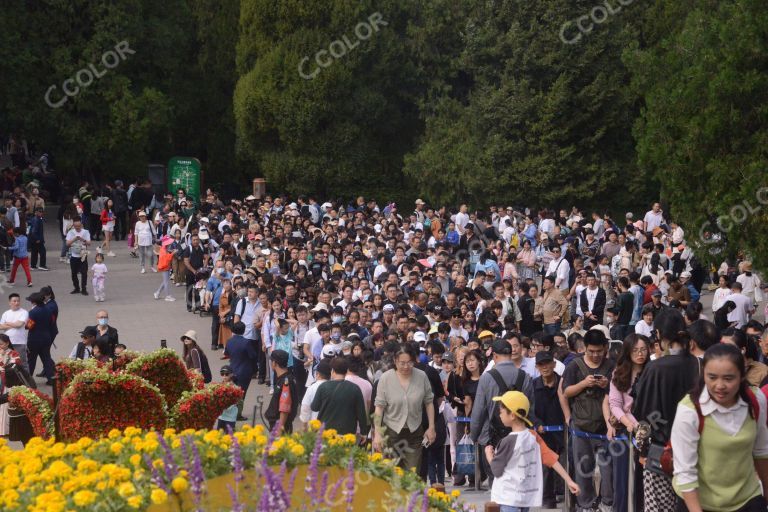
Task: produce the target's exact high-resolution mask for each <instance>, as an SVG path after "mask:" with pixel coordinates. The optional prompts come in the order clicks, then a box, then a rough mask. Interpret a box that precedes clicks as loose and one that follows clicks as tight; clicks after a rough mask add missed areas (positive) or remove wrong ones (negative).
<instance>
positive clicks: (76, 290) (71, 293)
mask: <svg viewBox="0 0 768 512" xmlns="http://www.w3.org/2000/svg"><path fill="white" fill-rule="evenodd" d="M77 293H80V290H78V289H77V288H75V289H74V290H72V291H71V292H69V294H70V295H75V294H77Z"/></svg>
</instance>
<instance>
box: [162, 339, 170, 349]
mask: <svg viewBox="0 0 768 512" xmlns="http://www.w3.org/2000/svg"><path fill="white" fill-rule="evenodd" d="M160 348H168V342H167V341H165V340H160Z"/></svg>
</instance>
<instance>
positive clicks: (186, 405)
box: [170, 383, 243, 430]
mask: <svg viewBox="0 0 768 512" xmlns="http://www.w3.org/2000/svg"><path fill="white" fill-rule="evenodd" d="M242 398H243V390H242V389H240V388H239V387H237V386H235V385H233V384H224V383H220V384H213V385H211V386H206V387H205V388H203V389H200V390H196V391H185V392H184V394H183V395H181V399H179V401H178V402H176V405H175V406H174V407H173V409H172V410H171V415H170V419H171V426H173V427H174V428H177V429H179V430H184V429H187V428H191V429H195V430H197V429H205V428H211V427H212V426H213V424H214V423H215V422H216V418H218V417H219V416H220V415H221V413H222V411H223V410H224V409H226V408H227V407H229V406H230V405H231V404H236V403H237V402H238V401H240V400H241V399H242Z"/></svg>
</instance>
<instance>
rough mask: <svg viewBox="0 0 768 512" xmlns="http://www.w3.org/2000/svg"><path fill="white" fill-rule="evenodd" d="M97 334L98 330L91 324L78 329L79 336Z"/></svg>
mask: <svg viewBox="0 0 768 512" xmlns="http://www.w3.org/2000/svg"><path fill="white" fill-rule="evenodd" d="M98 335H99V331H98V329H96V327H95V326H93V325H89V326H88V327H86V328H85V329H83V330H82V331H80V336H98Z"/></svg>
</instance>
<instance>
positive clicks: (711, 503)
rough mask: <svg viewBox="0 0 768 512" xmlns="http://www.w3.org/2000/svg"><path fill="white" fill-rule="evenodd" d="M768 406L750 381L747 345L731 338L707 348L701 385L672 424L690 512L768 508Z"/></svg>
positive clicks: (679, 484) (677, 477)
mask: <svg viewBox="0 0 768 512" xmlns="http://www.w3.org/2000/svg"><path fill="white" fill-rule="evenodd" d="M766 412H768V411H766V399H765V395H764V394H763V393H762V392H761V391H760V390H758V389H757V388H750V387H749V384H748V383H747V379H746V369H745V366H744V358H743V356H742V354H741V351H740V350H739V349H738V348H737V347H735V346H733V345H729V344H727V343H718V344H715V345H712V346H711V347H710V348H709V349H707V351H706V352H705V353H704V359H703V361H702V372H701V376H700V377H699V381H698V385H697V386H696V388H695V389H694V390H693V392H692V393H691V394H690V395H689V396H686V397H685V398H683V399H682V400H681V401H680V404H679V405H678V406H677V414H676V415H675V421H674V424H673V425H672V446H673V448H674V451H673V459H674V478H673V485H674V489H675V492H676V493H677V494H678V495H679V496H680V497H681V498H682V499H683V501H684V502H685V506H686V507H687V509H688V510H689V511H690V512H700V511H702V510H721V511H725V512H730V511H734V512H735V511H739V512H752V511H755V512H757V511H761V512H762V511H764V510H765V508H766V501H765V498H764V493H765V492H766V489H768V427H767V426H766ZM761 484H762V489H761Z"/></svg>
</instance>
